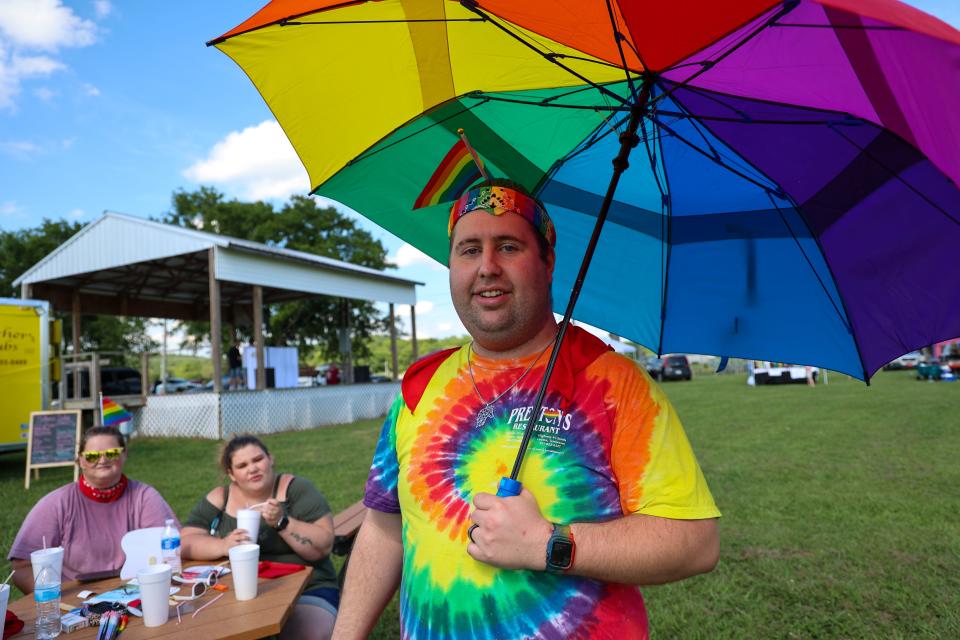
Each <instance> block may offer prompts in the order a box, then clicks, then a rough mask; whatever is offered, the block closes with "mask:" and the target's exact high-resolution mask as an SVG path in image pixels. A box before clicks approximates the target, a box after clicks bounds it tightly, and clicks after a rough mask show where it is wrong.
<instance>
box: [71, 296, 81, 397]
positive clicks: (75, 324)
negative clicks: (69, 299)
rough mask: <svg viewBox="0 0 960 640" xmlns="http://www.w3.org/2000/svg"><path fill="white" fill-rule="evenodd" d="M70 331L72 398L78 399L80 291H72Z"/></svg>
mask: <svg viewBox="0 0 960 640" xmlns="http://www.w3.org/2000/svg"><path fill="white" fill-rule="evenodd" d="M70 320H71V323H70V324H71V327H70V329H71V333H72V334H73V399H74V400H79V399H80V388H81V387H80V359H79V358H77V354H78V353H80V292H79V291H77V290H76V289H74V291H73V308H72V309H71V316H70Z"/></svg>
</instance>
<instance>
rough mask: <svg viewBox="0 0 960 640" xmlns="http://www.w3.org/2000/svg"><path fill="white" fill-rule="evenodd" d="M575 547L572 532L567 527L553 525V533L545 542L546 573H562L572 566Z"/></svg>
mask: <svg viewBox="0 0 960 640" xmlns="http://www.w3.org/2000/svg"><path fill="white" fill-rule="evenodd" d="M576 551H577V545H576V544H575V543H574V541H573V531H571V530H570V526H569V525H565V524H555V525H553V533H551V534H550V539H549V540H547V567H546V569H547V571H549V572H550V573H563V572H564V571H568V570H569V569H570V567H572V566H573V557H574V555H576Z"/></svg>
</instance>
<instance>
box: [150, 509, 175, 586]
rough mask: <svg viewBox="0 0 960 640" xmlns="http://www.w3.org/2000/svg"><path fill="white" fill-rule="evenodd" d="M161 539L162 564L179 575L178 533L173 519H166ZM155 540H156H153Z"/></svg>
mask: <svg viewBox="0 0 960 640" xmlns="http://www.w3.org/2000/svg"><path fill="white" fill-rule="evenodd" d="M166 525H167V526H166V527H164V529H163V537H162V538H161V539H160V557H161V558H162V559H163V563H164V564H168V565H170V567H171V568H172V570H173V573H175V574H176V573H180V531H179V530H177V526H176V525H175V524H174V520H173V518H167V522H166ZM154 540H156V538H154Z"/></svg>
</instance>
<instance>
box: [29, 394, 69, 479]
mask: <svg viewBox="0 0 960 640" xmlns="http://www.w3.org/2000/svg"><path fill="white" fill-rule="evenodd" d="M79 444H80V412H79V411H34V412H32V413H31V414H30V431H29V435H28V437H27V475H26V480H25V482H24V486H26V488H27V489H29V488H30V470H31V469H42V468H47V467H70V466H74V465H75V464H76V459H77V446H78V445H79ZM78 472H79V469H77V468H74V472H73V475H74V480H76V477H77V473H78Z"/></svg>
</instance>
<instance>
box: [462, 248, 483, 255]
mask: <svg viewBox="0 0 960 640" xmlns="http://www.w3.org/2000/svg"><path fill="white" fill-rule="evenodd" d="M478 253H480V248H479V247H464V249H463V250H462V251H461V252H460V255H462V256H473V255H476V254H478Z"/></svg>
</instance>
